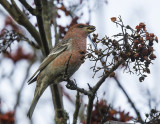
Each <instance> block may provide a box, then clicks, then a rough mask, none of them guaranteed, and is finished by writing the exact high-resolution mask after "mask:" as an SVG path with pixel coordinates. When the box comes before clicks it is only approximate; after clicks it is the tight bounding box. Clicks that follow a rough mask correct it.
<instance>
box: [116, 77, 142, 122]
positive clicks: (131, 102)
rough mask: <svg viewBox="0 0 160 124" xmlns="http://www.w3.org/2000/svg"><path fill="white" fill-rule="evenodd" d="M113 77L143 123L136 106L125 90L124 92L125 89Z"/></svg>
mask: <svg viewBox="0 0 160 124" xmlns="http://www.w3.org/2000/svg"><path fill="white" fill-rule="evenodd" d="M114 79H115V81H116V83H117V85H118V86H119V88H120V89H121V90H122V91H123V93H124V95H125V96H126V97H127V99H128V102H129V103H130V104H131V106H132V108H133V109H134V111H135V113H136V114H137V116H138V120H139V121H140V122H141V123H143V120H142V117H141V115H140V113H139V111H138V110H137V108H136V106H135V105H134V103H133V101H132V100H131V98H130V97H129V95H128V94H127V92H126V91H125V89H124V88H123V86H122V85H121V83H120V81H119V80H118V79H117V78H116V77H114Z"/></svg>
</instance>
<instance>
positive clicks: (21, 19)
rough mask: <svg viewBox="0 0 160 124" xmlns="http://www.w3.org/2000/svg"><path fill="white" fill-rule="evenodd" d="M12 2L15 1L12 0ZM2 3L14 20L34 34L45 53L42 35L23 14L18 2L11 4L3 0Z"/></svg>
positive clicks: (0, 2)
mask: <svg viewBox="0 0 160 124" xmlns="http://www.w3.org/2000/svg"><path fill="white" fill-rule="evenodd" d="M12 3H14V1H13V0H12ZM0 4H1V5H2V6H3V7H4V8H5V9H6V10H7V11H8V13H9V14H10V15H11V16H12V18H14V20H15V21H16V22H17V23H19V24H20V25H22V26H24V27H25V28H26V29H27V30H28V31H29V33H30V34H31V35H32V37H33V38H34V39H35V40H36V42H37V43H38V45H39V46H40V48H41V50H42V53H43V54H45V53H44V50H43V48H42V41H41V38H40V35H39V33H38V31H37V30H36V28H35V27H34V26H33V25H32V24H31V23H30V22H29V20H28V19H27V18H26V16H25V15H24V14H23V12H22V11H21V10H20V9H19V8H18V7H17V5H16V4H14V5H11V4H10V3H9V2H8V1H6V0H1V1H0Z"/></svg>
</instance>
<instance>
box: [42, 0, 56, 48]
mask: <svg viewBox="0 0 160 124" xmlns="http://www.w3.org/2000/svg"><path fill="white" fill-rule="evenodd" d="M42 4H43V11H42V13H43V14H42V16H43V22H44V30H45V32H46V38H47V42H48V46H49V49H50V50H51V49H52V38H51V16H52V10H53V7H54V6H53V0H50V1H47V0H42Z"/></svg>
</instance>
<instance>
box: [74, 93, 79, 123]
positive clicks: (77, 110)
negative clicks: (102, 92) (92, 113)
mask: <svg viewBox="0 0 160 124" xmlns="http://www.w3.org/2000/svg"><path fill="white" fill-rule="evenodd" d="M75 106H76V107H75V112H74V115H73V124H77V118H78V113H79V109H80V95H79V92H78V91H77V96H76V104H75Z"/></svg>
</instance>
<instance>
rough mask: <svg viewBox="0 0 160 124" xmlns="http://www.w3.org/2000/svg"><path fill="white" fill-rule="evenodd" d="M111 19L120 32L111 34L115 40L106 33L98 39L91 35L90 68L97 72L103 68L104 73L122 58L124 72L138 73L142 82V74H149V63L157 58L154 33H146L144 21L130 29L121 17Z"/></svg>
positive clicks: (156, 40) (95, 35) (89, 49)
mask: <svg viewBox="0 0 160 124" xmlns="http://www.w3.org/2000/svg"><path fill="white" fill-rule="evenodd" d="M111 21H112V22H113V23H115V24H116V25H117V26H118V27H120V28H121V31H122V32H120V33H118V34H116V35H113V37H114V39H111V38H109V37H107V36H105V37H104V38H102V39H98V34H93V38H92V41H93V45H89V48H88V54H87V57H88V58H89V59H90V60H91V61H95V65H94V66H93V67H92V69H93V71H94V72H95V74H96V73H97V72H99V71H100V70H104V71H103V72H104V73H103V74H106V73H107V72H108V71H109V70H111V69H112V68H115V66H116V64H117V63H118V62H120V61H123V63H122V65H123V66H124V67H125V68H124V71H127V72H129V73H136V74H138V75H140V78H139V80H140V81H143V80H144V78H145V77H146V75H145V74H144V73H150V70H149V65H150V64H151V63H152V61H153V60H155V59H156V55H155V54H154V47H153V45H154V43H155V42H157V43H158V38H157V36H156V35H154V34H153V33H149V32H147V30H146V25H145V24H144V23H140V24H139V25H137V26H136V28H135V29H133V28H131V27H130V26H129V25H127V26H125V25H124V24H123V21H122V19H121V17H119V18H118V19H117V18H116V17H113V18H111ZM93 46H94V47H93ZM99 62H100V63H101V65H100V64H98V63H99ZM131 67H132V68H131ZM117 68H118V67H117ZM114 70H115V69H114ZM113 75H114V74H113Z"/></svg>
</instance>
